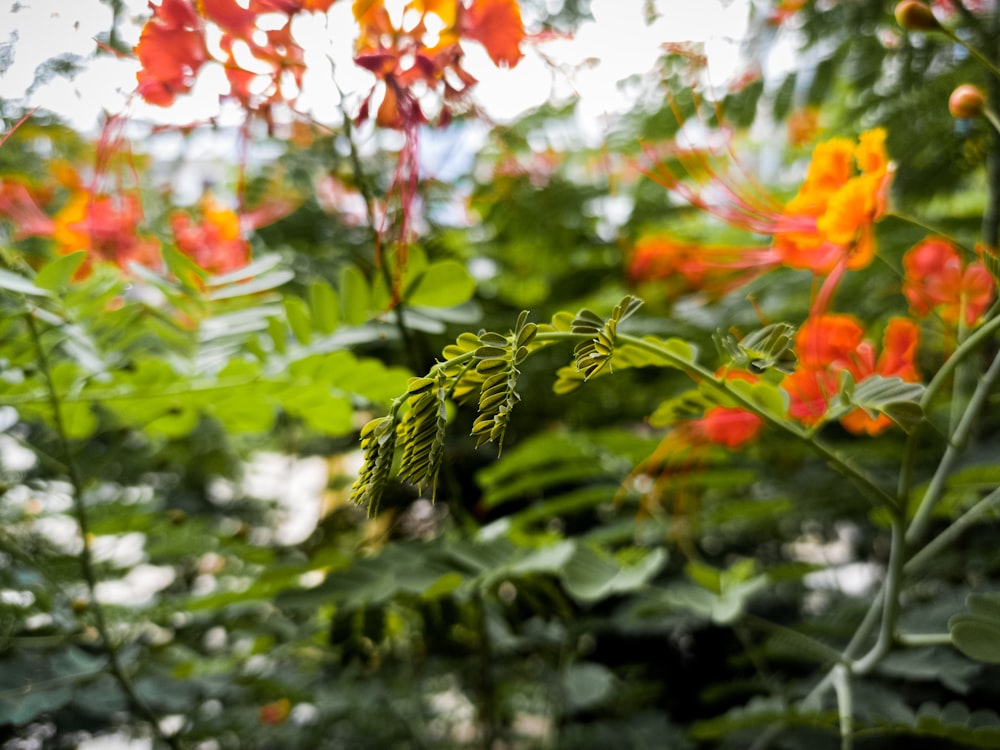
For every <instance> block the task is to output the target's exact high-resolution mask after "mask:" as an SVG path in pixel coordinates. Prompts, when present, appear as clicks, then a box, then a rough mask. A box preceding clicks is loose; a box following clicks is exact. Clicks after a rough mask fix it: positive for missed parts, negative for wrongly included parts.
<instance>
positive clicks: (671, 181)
mask: <svg viewBox="0 0 1000 750" xmlns="http://www.w3.org/2000/svg"><path fill="white" fill-rule="evenodd" d="M885 139H886V133H885V131H884V130H881V129H876V130H871V131H868V132H866V133H862V134H861V136H860V137H859V138H858V140H857V141H852V140H850V139H847V138H834V139H831V140H828V141H825V142H823V143H820V144H819V145H817V146H816V147H815V149H814V151H813V154H812V159H811V161H810V163H809V166H808V168H807V171H806V175H805V179H804V180H803V182H802V184H801V185H800V186H799V188H798V190H797V191H796V193H795V195H794V196H793V197H792V198H791V199H790V200H788V201H787V202H785V203H781V202H780V201H778V200H777V199H776V198H774V197H771V196H769V195H767V194H766V193H762V192H761V191H760V190H758V189H756V188H755V186H751V185H748V184H746V183H745V181H744V182H743V183H740V182H737V181H734V180H733V179H731V178H728V177H726V176H723V175H721V174H720V173H719V172H717V171H715V170H713V169H710V168H709V166H710V165H711V161H710V157H709V156H708V155H706V154H705V153H704V152H700V153H698V152H694V151H688V152H686V153H684V154H682V155H681V156H680V157H679V161H680V163H681V165H682V167H683V168H684V169H685V170H686V171H687V172H688V174H689V175H697V176H701V177H704V176H705V175H707V176H708V182H707V184H706V185H704V186H698V185H697V184H695V185H694V186H692V184H691V180H687V181H685V180H680V179H678V178H677V177H675V175H674V174H673V173H672V172H671V171H670V168H669V167H667V166H664V165H663V164H662V163H661V164H658V165H657V167H656V169H655V170H654V171H653V172H652V173H651V174H650V176H651V177H653V179H655V180H656V181H657V182H659V183H660V184H662V185H664V186H665V187H667V188H669V189H670V190H671V191H673V192H674V194H678V195H680V196H682V197H683V198H685V199H686V200H688V201H689V202H690V203H692V204H693V205H695V206H696V207H698V208H701V209H703V210H705V211H707V212H709V213H711V214H713V215H715V216H716V217H718V218H721V219H722V220H723V221H725V222H726V223H728V224H730V225H731V226H735V227H738V228H742V229H745V230H749V231H751V232H753V233H755V234H757V235H764V236H765V237H767V238H769V240H770V242H769V244H768V245H766V246H748V247H736V246H725V247H723V246H717V245H700V244H697V243H686V242H681V241H678V240H676V239H675V238H673V237H670V236H668V235H654V236H648V237H645V238H642V239H641V240H640V241H639V242H637V243H636V245H635V247H634V250H633V252H632V254H631V257H630V260H629V265H628V272H629V277H630V280H631V281H632V282H633V283H645V284H649V283H650V282H655V283H657V284H659V285H661V286H662V287H663V291H664V293H665V294H668V295H670V296H674V295H679V294H689V293H693V292H701V293H707V294H717V293H720V292H722V293H724V292H728V291H731V290H732V289H735V288H738V287H739V286H741V285H742V284H744V283H745V282H747V281H748V280H750V279H751V278H753V277H754V276H756V275H758V274H761V273H765V272H767V271H769V270H771V269H773V268H776V267H779V266H784V267H788V268H794V269H803V270H810V271H812V272H813V273H814V274H816V275H817V276H820V277H822V278H823V283H822V285H821V287H820V291H819V293H818V294H817V295H816V298H815V299H814V300H813V303H812V305H811V308H810V312H809V315H808V317H807V319H806V320H805V322H804V323H803V324H802V325H801V326H800V327H799V330H798V332H797V334H796V335H795V339H794V347H793V348H794V351H795V354H796V356H797V360H798V362H797V366H796V369H795V371H794V372H792V373H790V374H787V375H785V376H784V377H783V378H782V379H781V381H780V387H781V388H782V390H783V391H784V392H785V395H786V397H787V400H788V414H789V416H790V417H791V418H792V419H795V420H797V421H799V422H800V423H801V424H802V425H804V426H806V427H812V426H816V425H820V424H823V423H824V422H825V421H827V420H830V419H838V420H839V422H840V424H841V425H842V426H843V428H844V429H846V430H848V431H849V432H852V433H855V434H867V435H877V434H879V433H881V432H883V431H884V430H886V429H887V428H888V427H889V426H890V425H891V424H892V422H891V420H890V419H889V418H888V417H887V416H884V415H875V416H873V415H872V414H870V413H868V412H866V411H864V410H862V409H854V410H853V411H850V412H849V413H847V414H844V413H843V411H842V406H841V403H842V402H841V401H838V399H839V397H840V392H841V390H842V388H843V387H844V384H845V377H847V376H849V378H848V379H847V381H848V382H850V383H853V384H855V385H856V384H860V383H863V382H864V381H865V380H867V379H868V378H872V377H876V376H878V377H882V378H899V379H901V380H902V381H905V382H911V383H912V382H918V381H919V380H920V375H919V373H918V371H917V367H916V356H917V348H918V346H919V342H920V326H919V324H918V323H917V322H915V321H914V320H913V319H910V318H902V317H897V318H893V319H891V320H889V321H888V323H887V324H886V325H885V327H884V329H883V330H882V333H881V338H882V344H881V352H879V348H878V347H877V346H876V344H875V343H873V340H872V339H871V338H869V335H868V332H866V331H865V329H864V328H863V327H862V325H861V323H860V322H859V321H858V320H857V319H856V318H854V317H853V316H850V315H844V314H838V313H833V312H830V311H829V310H828V308H829V306H830V302H831V299H832V296H833V292H834V290H835V289H836V287H837V285H838V284H839V282H840V281H841V280H842V279H843V277H844V274H845V273H847V272H848V271H852V270H858V269H862V268H865V267H867V266H868V265H869V264H870V263H871V261H872V259H873V257H874V254H875V241H874V232H873V225H874V223H875V222H876V221H878V220H879V219H880V218H881V217H882V216H883V215H884V214H885V212H886V192H887V188H888V185H889V183H890V181H891V179H892V173H893V167H892V164H891V162H890V161H889V159H888V157H887V155H886V151H885ZM675 155H676V154H675ZM902 267H903V283H902V289H901V291H902V294H903V296H904V297H905V298H906V300H907V302H908V303H909V309H910V312H911V313H912V314H913V315H914V316H916V317H927V316H930V315H936V316H937V317H938V319H939V320H940V321H941V322H942V323H943V324H945V325H946V326H952V327H954V326H956V325H958V324H959V323H961V324H963V325H966V326H971V325H974V324H975V323H976V322H977V321H978V320H979V319H980V318H981V317H982V316H983V315H984V313H985V312H986V309H987V308H988V307H989V305H990V304H991V303H992V301H993V299H994V296H995V283H994V280H993V278H992V276H991V275H990V273H989V271H988V270H987V268H986V267H985V265H984V264H983V262H982V260H979V259H973V260H970V261H966V260H965V259H963V257H962V254H961V252H960V249H959V248H958V246H956V245H955V244H954V243H953V242H952V241H950V240H948V239H945V238H943V237H933V236H932V237H928V238H926V239H924V240H922V241H921V242H919V243H918V244H917V245H916V246H914V247H913V248H911V249H910V250H909V251H907V252H906V253H905V254H904V256H903V258H902ZM727 377H728V375H727ZM759 427H760V424H759V420H757V418H756V417H754V416H753V415H752V414H751V413H749V412H746V411H742V410H740V409H735V408H730V407H723V406H718V407H713V408H711V409H708V410H706V411H705V412H704V414H703V416H702V417H700V418H699V419H696V420H688V421H685V422H683V423H682V424H681V425H679V426H678V431H679V434H681V435H683V437H684V439H685V440H686V441H687V442H688V443H689V444H692V445H704V444H714V445H721V446H725V447H727V448H731V449H732V448H738V447H740V446H742V445H745V444H747V443H749V442H751V441H752V440H753V439H754V438H755V437H756V436H757V433H758V429H759Z"/></svg>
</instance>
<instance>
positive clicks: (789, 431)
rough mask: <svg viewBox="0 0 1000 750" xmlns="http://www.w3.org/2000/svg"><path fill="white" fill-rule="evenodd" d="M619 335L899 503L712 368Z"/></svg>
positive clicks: (870, 493)
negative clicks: (720, 378)
mask: <svg viewBox="0 0 1000 750" xmlns="http://www.w3.org/2000/svg"><path fill="white" fill-rule="evenodd" d="M544 335H545V334H539V335H538V338H539V339H540V338H542V336H544ZM574 335H579V334H574ZM584 336H585V334H584ZM618 339H619V340H620V341H621V342H623V343H626V344H630V345H632V346H634V347H636V348H639V349H644V350H646V351H648V352H652V353H654V354H656V355H657V356H658V357H661V358H663V359H665V360H667V361H669V362H670V363H671V364H672V365H673V366H674V367H677V368H678V369H680V370H682V371H684V372H685V373H687V374H688V375H689V376H690V377H691V378H693V379H694V380H696V381H699V382H704V383H705V384H706V385H707V386H708V387H710V388H711V389H712V390H715V391H717V392H718V393H720V394H722V395H724V396H725V397H726V398H728V399H730V400H732V401H733V402H735V403H736V404H737V405H738V406H739V407H740V408H741V409H745V410H746V411H748V412H750V413H751V414H754V415H756V416H757V417H758V418H760V419H761V420H762V421H764V422H765V423H767V424H768V425H770V426H772V427H775V428H777V429H779V430H781V431H782V432H784V433H785V434H786V435H789V436H790V437H792V438H794V439H795V440H796V441H798V442H800V443H802V444H804V445H807V446H808V447H809V448H810V449H811V450H812V451H813V452H814V453H817V454H819V455H820V456H821V457H822V458H823V459H824V460H826V462H827V463H828V464H830V465H831V466H832V467H833V468H834V469H836V470H837V471H839V472H840V473H841V474H843V475H844V476H846V477H847V478H848V479H850V480H851V481H852V482H854V484H855V486H856V487H857V488H858V489H859V490H860V491H861V492H862V494H863V495H865V496H866V497H867V498H868V499H869V500H871V501H872V502H873V503H874V504H875V505H880V506H881V505H884V506H887V507H889V508H893V509H896V508H898V507H899V503H898V501H897V499H896V498H895V497H894V496H893V495H891V494H890V493H888V492H887V491H886V490H885V489H883V488H882V487H879V486H878V485H877V484H876V483H875V481H874V480H873V479H871V477H869V476H868V475H867V474H865V473H864V472H863V471H862V470H861V469H859V468H857V467H856V466H854V465H852V464H851V463H850V462H849V461H848V460H847V459H846V458H844V457H843V456H841V455H840V454H838V453H837V452H836V451H835V450H834V449H833V448H831V447H830V446H828V445H826V444H825V443H823V442H821V441H820V440H818V439H817V438H816V437H815V436H813V435H811V434H809V433H808V432H807V431H805V430H804V429H803V428H801V427H799V426H798V425H797V424H794V423H792V422H789V421H788V420H787V419H782V418H781V417H777V416H775V415H773V414H771V413H770V412H769V411H767V410H765V409H762V408H761V407H760V406H758V405H757V404H756V403H754V402H753V401H752V400H751V399H749V398H747V397H746V396H744V395H743V394H741V393H738V392H736V391H733V390H732V389H730V388H729V386H728V385H727V384H726V382H725V381H721V380H719V379H718V378H716V377H715V375H714V374H713V373H711V372H709V371H708V370H706V369H705V368H704V367H702V366H701V365H698V364H697V363H694V362H691V361H690V360H687V359H684V358H683V357H679V356H677V355H676V354H674V353H673V352H671V351H670V350H669V349H667V348H665V347H662V346H660V345H658V344H657V343H656V342H653V341H649V340H648V339H642V338H638V337H636V336H630V335H628V334H618Z"/></svg>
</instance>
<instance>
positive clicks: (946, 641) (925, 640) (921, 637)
mask: <svg viewBox="0 0 1000 750" xmlns="http://www.w3.org/2000/svg"><path fill="white" fill-rule="evenodd" d="M896 642H897V643H898V644H899V645H900V646H906V647H909V648H921V647H923V646H950V645H951V634H950V633H897V634H896Z"/></svg>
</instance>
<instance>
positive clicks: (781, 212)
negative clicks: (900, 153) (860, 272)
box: [647, 113, 893, 313]
mask: <svg viewBox="0 0 1000 750" xmlns="http://www.w3.org/2000/svg"><path fill="white" fill-rule="evenodd" d="M678 116H680V115H679V113H678ZM885 137H886V134H885V131H884V130H882V129H875V130H871V131H868V132H866V133H862V134H861V136H860V138H859V140H858V142H857V143H856V144H855V143H854V142H853V141H851V140H849V139H847V138H834V139H831V140H829V141H826V142H824V143H820V144H819V145H817V146H816V148H815V149H814V151H813V156H812V160H811V162H810V164H809V168H808V170H807V173H806V178H805V180H804V181H803V183H802V185H801V186H800V188H799V190H798V192H797V193H796V195H795V196H794V197H793V198H792V199H791V200H790V201H788V202H787V203H786V204H782V203H781V202H780V201H778V200H777V199H776V198H775V197H773V196H771V195H768V194H767V193H766V192H764V191H763V190H761V189H760V188H759V187H758V186H757V185H755V184H753V183H752V182H749V181H747V179H746V178H745V177H743V176H742V175H737V174H734V173H733V170H729V171H728V172H724V171H721V170H718V169H715V167H714V164H713V160H712V155H711V153H710V151H709V150H708V149H679V150H676V151H675V152H674V154H673V156H674V157H675V158H676V159H677V161H679V162H680V165H681V167H682V168H683V170H684V171H685V172H686V173H687V175H688V176H689V177H693V178H694V179H693V180H692V181H689V180H682V179H680V178H679V177H678V176H677V175H676V174H675V173H674V172H673V171H672V170H671V168H670V166H669V165H668V164H666V163H665V162H664V161H662V160H660V159H655V161H657V162H658V163H657V164H656V166H655V167H654V168H653V169H652V170H648V171H647V175H648V176H649V177H650V178H651V179H653V180H655V181H656V182H657V183H659V184H660V185H663V186H664V187H666V188H667V189H669V190H671V191H672V192H674V193H675V194H677V195H679V196H680V197H681V198H683V199H684V200H686V201H687V202H688V203H690V204H691V205H693V206H695V207H696V208H700V209H702V210H704V211H706V212H708V213H710V214H712V215H713V216H715V217H717V218H719V219H721V220H722V221H723V222H725V223H727V224H729V225H730V226H734V227H736V228H738V229H744V230H747V231H750V232H753V233H755V234H763V235H767V236H770V237H772V238H773V239H772V251H773V253H774V259H775V264H781V265H785V266H788V267H791V268H797V269H808V270H811V271H813V273H815V274H818V275H821V276H825V277H827V281H826V282H825V284H824V287H823V288H822V289H821V292H820V295H819V297H818V298H817V302H816V304H815V305H814V312H816V313H821V312H822V311H823V310H825V306H826V301H827V300H828V299H829V297H830V295H831V294H832V292H833V289H834V287H835V286H836V284H837V283H839V281H840V279H841V277H842V275H843V273H844V272H845V271H846V270H847V269H859V268H864V267H865V266H867V265H868V264H869V263H870V262H871V260H872V257H873V256H874V252H875V243H874V237H873V231H872V225H873V223H874V222H875V221H877V220H878V219H879V218H881V216H882V215H883V214H884V213H885V206H886V196H887V192H888V187H889V183H890V181H891V178H892V172H893V170H892V165H891V163H890V162H889V160H888V158H887V156H886V152H885ZM647 154H648V155H650V156H652V154H651V153H650V152H647ZM692 182H694V183H695V184H692ZM697 182H701V183H702V185H698V184H697Z"/></svg>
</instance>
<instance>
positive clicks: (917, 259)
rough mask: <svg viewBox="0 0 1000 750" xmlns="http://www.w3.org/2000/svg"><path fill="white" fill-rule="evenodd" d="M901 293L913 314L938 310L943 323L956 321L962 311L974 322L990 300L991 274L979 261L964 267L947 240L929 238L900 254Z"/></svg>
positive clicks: (967, 323)
mask: <svg viewBox="0 0 1000 750" xmlns="http://www.w3.org/2000/svg"><path fill="white" fill-rule="evenodd" d="M903 272H904V276H903V294H904V295H906V299H907V300H908V301H909V303H910V310H912V311H913V313H914V314H915V315H928V314H930V313H931V312H934V311H937V312H938V314H939V315H940V316H941V319H942V320H943V321H945V322H946V323H951V324H955V323H957V322H958V321H959V319H960V318H961V316H962V311H963V310H964V312H965V323H966V325H973V324H974V323H975V322H976V321H977V320H978V319H979V317H980V316H981V315H982V314H983V313H984V312H985V311H986V308H987V307H989V305H990V303H991V302H992V301H993V297H994V294H995V292H996V288H995V285H994V282H993V277H992V276H990V272H989V271H988V270H986V266H984V265H983V263H982V261H979V260H976V261H973V262H972V263H969V264H968V265H967V266H965V267H964V268H963V263H962V257H961V256H960V255H959V252H958V250H957V249H956V248H955V246H954V245H952V244H951V243H950V242H949V241H948V240H946V239H944V238H941V237H929V238H927V239H925V240H923V241H922V242H920V243H919V244H917V245H915V246H914V247H912V248H910V249H909V250H908V251H907V252H906V254H905V255H904V256H903Z"/></svg>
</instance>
